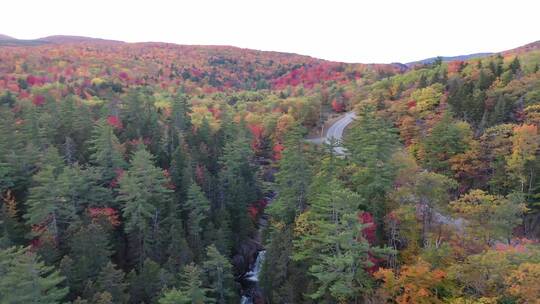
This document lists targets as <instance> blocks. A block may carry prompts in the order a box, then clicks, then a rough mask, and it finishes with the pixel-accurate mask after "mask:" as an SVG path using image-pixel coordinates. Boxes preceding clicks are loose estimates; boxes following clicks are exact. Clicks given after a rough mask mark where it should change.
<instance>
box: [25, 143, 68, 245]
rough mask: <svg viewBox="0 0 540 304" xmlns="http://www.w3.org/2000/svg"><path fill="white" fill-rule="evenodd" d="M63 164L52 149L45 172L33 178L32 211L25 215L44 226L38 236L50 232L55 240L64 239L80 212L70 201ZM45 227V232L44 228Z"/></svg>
mask: <svg viewBox="0 0 540 304" xmlns="http://www.w3.org/2000/svg"><path fill="white" fill-rule="evenodd" d="M63 169H64V168H63V162H62V159H61V158H60V156H59V155H58V152H57V151H56V149H54V148H49V150H48V152H47V156H46V157H45V159H44V165H43V166H42V168H41V170H40V171H39V172H38V173H36V174H35V175H34V177H33V181H34V186H33V187H32V188H30V195H29V198H28V201H27V205H28V212H27V213H26V214H25V215H24V218H25V219H26V220H27V223H28V224H29V225H34V226H36V227H40V228H41V229H38V230H36V233H37V234H41V233H43V232H47V233H50V234H51V235H52V236H53V237H54V238H55V240H57V241H58V240H61V237H62V236H63V233H64V232H65V231H66V229H67V228H68V226H69V225H70V224H71V223H72V222H73V221H75V220H76V219H77V215H76V210H75V208H74V206H73V205H72V204H69V203H68V202H67V199H66V196H65V193H64V192H63V191H62V190H63V189H62V187H61V184H60V183H59V182H58V176H59V175H60V174H61V172H62V170H63ZM43 228H44V229H43Z"/></svg>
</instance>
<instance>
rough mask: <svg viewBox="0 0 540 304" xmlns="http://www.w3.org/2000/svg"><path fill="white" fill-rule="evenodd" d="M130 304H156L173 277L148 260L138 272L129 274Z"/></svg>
mask: <svg viewBox="0 0 540 304" xmlns="http://www.w3.org/2000/svg"><path fill="white" fill-rule="evenodd" d="M128 281H129V283H130V284H129V286H130V296H129V303H132V304H138V303H156V301H157V299H158V297H159V294H160V292H161V290H163V288H165V287H166V286H167V285H168V284H169V283H170V281H171V275H170V274H168V273H167V272H166V271H165V270H163V269H162V268H161V267H159V264H158V263H156V262H154V261H152V260H150V259H146V260H145V261H144V263H142V267H141V268H140V269H139V271H138V272H135V271H134V270H133V271H132V272H130V273H129V275H128Z"/></svg>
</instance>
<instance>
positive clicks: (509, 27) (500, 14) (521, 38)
mask: <svg viewBox="0 0 540 304" xmlns="http://www.w3.org/2000/svg"><path fill="white" fill-rule="evenodd" d="M0 7H1V9H2V16H1V17H0V33H2V34H6V35H10V36H14V37H16V38H20V39H31V38H38V37H43V36H48V35H58V34H63V35H81V36H90V37H99V38H108V39H117V40H123V41H128V42H138V41H161V42H173V43H179V44H220V45H233V46H239V47H246V48H253V49H260V50H272V51H286V52H294V53H299V54H304V55H310V56H314V57H318V58H324V59H329V60H336V61H345V62H364V63H367V62H380V63H386V62H397V61H399V62H409V61H413V60H417V59H422V58H426V57H433V56H437V55H447V56H450V55H461V54H469V53H476V52H487V51H495V52H496V51H502V50H505V49H510V48H514V47H517V46H520V45H523V44H526V43H529V42H533V41H536V40H540V17H539V14H540V1H539V0H506V1H502V0H448V1H439V0H423V1H422V0H331V1H314V0H311V1H308V0H305V1H304V0H214V1H210V0H192V1H182V0H169V1H166V0H150V1H142V0H140V1H139V0H131V1H129V0H87V1H82V0H49V1H47V0H2V3H1V4H0Z"/></svg>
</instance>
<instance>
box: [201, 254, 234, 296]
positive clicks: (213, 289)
mask: <svg viewBox="0 0 540 304" xmlns="http://www.w3.org/2000/svg"><path fill="white" fill-rule="evenodd" d="M203 270H204V276H205V282H206V284H205V285H207V286H209V294H210V296H211V297H212V298H214V299H216V303H219V304H225V303H232V302H235V300H236V297H235V292H234V291H235V285H236V284H235V282H234V276H233V274H232V265H231V263H230V262H229V260H228V259H227V258H226V257H224V256H223V255H221V253H220V252H219V251H218V250H217V248H216V246H214V245H210V246H208V247H207V250H206V261H204V263H203Z"/></svg>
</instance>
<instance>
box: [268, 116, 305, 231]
mask: <svg viewBox="0 0 540 304" xmlns="http://www.w3.org/2000/svg"><path fill="white" fill-rule="evenodd" d="M302 135H303V130H302V129H301V128H300V127H296V128H294V129H292V130H290V131H289V132H288V133H287V136H286V139H285V150H284V151H283V153H282V158H281V160H280V162H279V169H280V170H279V172H278V173H277V174H276V184H277V192H278V193H279V196H278V198H277V200H276V201H274V202H272V204H271V205H270V208H269V213H270V214H271V215H272V217H273V218H275V219H277V220H280V221H282V222H284V223H285V224H291V223H292V222H293V221H294V218H295V217H296V215H298V214H299V213H301V212H303V211H304V210H305V208H306V199H307V192H308V187H309V184H310V183H311V175H312V173H311V167H310V164H309V162H308V160H307V155H306V154H305V152H304V151H303V150H304V140H303V136H302Z"/></svg>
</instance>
